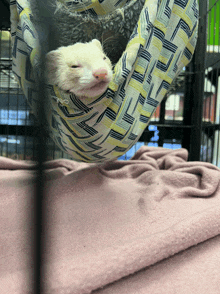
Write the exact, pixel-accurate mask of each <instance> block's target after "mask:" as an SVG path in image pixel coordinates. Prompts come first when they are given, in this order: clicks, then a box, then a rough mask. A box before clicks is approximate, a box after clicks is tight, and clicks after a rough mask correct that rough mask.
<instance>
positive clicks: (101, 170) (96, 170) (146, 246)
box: [0, 146, 220, 294]
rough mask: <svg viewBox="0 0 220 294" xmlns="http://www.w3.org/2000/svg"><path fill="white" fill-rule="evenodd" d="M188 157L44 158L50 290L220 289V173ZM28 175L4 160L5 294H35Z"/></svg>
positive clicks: (143, 153) (1, 241) (0, 262)
mask: <svg viewBox="0 0 220 294" xmlns="http://www.w3.org/2000/svg"><path fill="white" fill-rule="evenodd" d="M187 156H188V154H187V151H186V150H185V149H179V150H175V151H173V150H169V149H164V148H153V147H146V146H144V147H141V148H140V149H139V150H138V151H137V152H136V154H135V155H134V157H133V158H132V159H131V160H129V161H111V162H107V163H105V164H102V165H96V164H89V163H79V162H74V161H71V160H65V159H60V160H54V161H49V162H46V163H45V182H46V185H45V187H46V197H45V211H46V219H45V225H46V234H47V238H46V243H47V248H46V249H45V256H44V270H45V271H44V273H45V275H44V283H45V287H46V293H47V294H55V293H56V294H61V293H62V294H67V293H69V294H70V293H71V294H83V293H90V292H92V291H93V293H97V294H98V293H99V294H113V293H114V294H125V293H126V294H134V293H138V294H148V293H149V294H159V293H160V294H168V293H169V294H176V293H178V294H185V293H193V294H205V293H212V294H217V293H219V281H220V245H219V244H220V242H219V241H220V236H219V235H220V185H219V183H220V170H219V169H218V168H217V167H215V166H214V165H212V164H209V163H203V162H188V161H187ZM34 173H35V164H34V163H32V162H27V161H15V160H11V159H7V158H3V157H1V158H0V230H1V235H0V293H1V294H6V293H7V294H27V293H28V294H30V293H32V290H31V283H30V281H31V273H32V271H31V268H32V265H33V261H32V258H31V256H30V253H31V242H30V240H31V236H32V235H33V229H34V226H33V224H31V223H30V219H31V212H32V211H33V209H34V207H33V205H32V197H33V196H32V195H33V191H34V188H35V186H34V185H35V184H34V182H35V181H33V179H34Z"/></svg>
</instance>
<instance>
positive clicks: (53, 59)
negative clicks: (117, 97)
mask: <svg viewBox="0 0 220 294" xmlns="http://www.w3.org/2000/svg"><path fill="white" fill-rule="evenodd" d="M112 76H113V73H112V64H111V61H110V59H109V58H108V57H107V56H106V55H105V53H104V51H103V48H102V45H101V43H100V42H99V41H98V40H96V39H94V40H92V41H91V42H88V43H76V44H74V45H70V46H66V47H59V48H58V49H56V50H53V51H50V52H49V53H47V55H46V79H47V81H48V83H49V84H52V85H57V86H58V87H59V88H61V89H62V90H64V91H67V92H72V93H74V94H75V95H76V96H83V97H95V96H98V95H101V94H103V93H104V92H105V91H106V89H107V87H108V85H109V82H110V81H111V79H112Z"/></svg>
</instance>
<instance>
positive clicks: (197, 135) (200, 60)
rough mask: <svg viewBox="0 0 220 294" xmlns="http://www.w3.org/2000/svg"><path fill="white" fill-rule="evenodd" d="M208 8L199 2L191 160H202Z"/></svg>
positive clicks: (193, 84)
mask: <svg viewBox="0 0 220 294" xmlns="http://www.w3.org/2000/svg"><path fill="white" fill-rule="evenodd" d="M207 8H208V1H199V16H200V21H199V29H198V41H197V46H196V50H195V56H194V62H195V64H194V70H195V75H194V79H193V83H192V89H191V91H192V95H191V97H192V99H193V100H192V130H191V137H190V142H191V144H190V155H189V160H191V161H195V160H196V161H198V160H200V149H201V135H202V114H203V113H202V111H203V100H204V79H205V58H206V46H207Z"/></svg>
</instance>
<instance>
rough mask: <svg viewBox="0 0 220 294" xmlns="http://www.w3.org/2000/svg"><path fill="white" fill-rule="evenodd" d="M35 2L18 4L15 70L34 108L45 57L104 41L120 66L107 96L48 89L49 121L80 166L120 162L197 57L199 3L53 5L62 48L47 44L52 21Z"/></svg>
mask: <svg viewBox="0 0 220 294" xmlns="http://www.w3.org/2000/svg"><path fill="white" fill-rule="evenodd" d="M34 1H35V0H31V1H28V0H17V1H12V0H11V34H12V44H13V51H12V54H13V57H12V58H13V67H12V70H13V72H14V74H15V76H16V77H17V79H18V81H19V83H20V86H21V88H22V89H23V92H24V95H25V96H26V98H27V100H28V102H29V104H30V106H31V107H32V109H33V110H34V111H35V112H36V113H37V106H36V105H37V98H38V93H37V92H36V90H35V77H36V74H37V71H38V66H39V64H40V56H41V52H42V51H43V52H48V51H50V50H52V49H56V48H57V47H59V46H66V45H71V44H74V43H76V42H88V41H90V40H92V39H94V38H97V39H99V40H100V41H101V42H102V40H103V39H104V43H105V46H104V50H105V52H106V54H107V55H108V57H109V58H110V59H111V61H112V63H115V67H114V74H113V80H112V81H111V82H110V84H109V87H108V89H107V91H106V92H105V93H104V94H103V95H101V96H99V97H95V98H87V99H83V100H82V99H79V97H76V96H75V95H74V94H68V93H66V92H64V91H62V90H61V89H59V88H58V87H57V86H56V85H47V86H46V92H47V96H48V99H47V100H48V101H47V103H48V107H47V113H46V116H47V121H48V126H49V132H50V136H51V137H52V138H53V140H54V141H55V143H56V144H57V145H58V146H59V147H60V148H61V149H62V150H63V151H65V152H66V153H68V154H70V155H71V157H72V158H73V160H76V161H84V162H104V161H107V160H112V159H116V158H118V157H120V156H121V155H123V154H124V153H125V152H127V151H128V150H129V149H130V148H131V147H132V146H133V145H134V144H135V143H136V142H137V141H138V139H139V138H140V136H141V134H142V133H143V131H144V130H145V128H146V127H147V125H148V123H149V121H150V118H151V117H152V115H153V113H154V111H155V110H156V107H157V106H158V105H159V104H160V102H161V101H162V99H163V97H164V96H165V94H166V93H167V91H168V89H169V87H170V85H171V83H172V81H173V79H174V78H175V77H177V76H178V75H179V73H180V72H181V70H182V69H183V68H184V67H185V66H186V65H187V64H188V63H189V62H190V60H191V59H192V55H193V53H194V49H195V45H196V40H197V27H198V4H197V0H130V1H129V0H124V1H123V0H121V1H120V0H73V1H68V0H60V1H54V3H53V5H52V6H51V7H52V8H51V12H50V13H51V15H52V16H53V17H52V20H53V24H55V26H53V27H56V28H55V29H54V31H52V32H53V33H54V36H55V39H56V42H55V43H54V44H55V45H53V46H55V47H56V48H53V47H50V45H48V42H47V40H48V32H47V30H46V28H47V16H42V19H43V20H42V19H37V18H38V13H37V10H36V11H35V9H34V8H33V3H34ZM32 2H33V3H32ZM42 3H43V2H42ZM48 7H50V6H48ZM48 7H47V9H49V8H48ZM45 11H46V10H45ZM105 40H106V42H105Z"/></svg>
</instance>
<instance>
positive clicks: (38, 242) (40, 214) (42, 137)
mask: <svg viewBox="0 0 220 294" xmlns="http://www.w3.org/2000/svg"><path fill="white" fill-rule="evenodd" d="M41 2H42V1H41V0H38V1H36V2H35V3H36V5H37V9H38V11H39V16H38V17H40V16H41V15H43V13H44V11H43V7H42V5H41V4H42V3H41ZM40 36H41V32H39V38H40ZM39 41H40V44H41V43H42V40H41V39H40V40H39ZM40 60H41V64H40V66H39V71H40V73H38V74H36V76H37V80H36V89H37V91H38V118H37V121H36V126H37V138H36V139H37V140H36V141H37V152H36V155H37V161H38V169H37V184H36V191H35V201H34V202H35V203H34V204H35V214H34V219H33V221H34V224H36V226H35V236H34V244H35V246H34V251H35V252H34V256H35V263H34V264H35V267H34V281H33V282H34V288H35V289H34V290H35V291H34V294H44V293H45V289H44V287H43V283H42V280H43V277H44V276H45V273H44V272H43V254H44V253H45V248H46V240H45V237H46V236H45V229H44V228H45V227H44V224H45V209H44V208H45V207H44V199H45V189H44V188H45V183H44V162H45V161H46V158H47V155H46V154H47V148H46V143H45V142H46V130H45V125H46V118H45V101H46V99H47V97H46V95H45V87H44V76H43V73H44V65H45V56H44V54H42V53H41V56H40ZM36 141H35V142H36Z"/></svg>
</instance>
